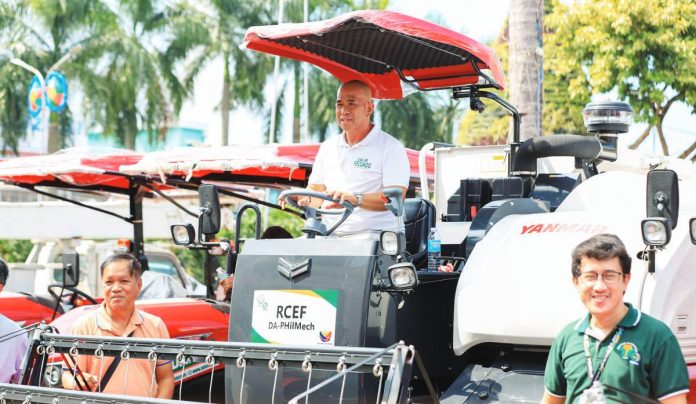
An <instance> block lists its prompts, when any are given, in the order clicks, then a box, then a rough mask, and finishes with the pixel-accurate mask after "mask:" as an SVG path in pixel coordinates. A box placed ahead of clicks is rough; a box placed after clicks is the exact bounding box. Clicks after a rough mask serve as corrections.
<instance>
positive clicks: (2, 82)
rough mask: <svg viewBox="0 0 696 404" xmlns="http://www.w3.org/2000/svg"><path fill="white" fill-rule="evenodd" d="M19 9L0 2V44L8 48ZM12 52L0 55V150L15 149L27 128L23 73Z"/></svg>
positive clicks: (15, 33) (16, 34)
mask: <svg viewBox="0 0 696 404" xmlns="http://www.w3.org/2000/svg"><path fill="white" fill-rule="evenodd" d="M20 13H21V10H20V8H19V6H18V5H17V4H15V3H2V4H0V48H2V49H9V48H10V47H11V46H12V44H13V43H16V42H17V41H18V38H19V36H20V32H19V30H18V29H17V26H16V24H15V23H14V22H15V18H16V16H18V15H19V14H20ZM13 56H14V55H12V54H10V53H7V52H6V53H4V54H2V55H0V139H1V140H2V153H3V154H5V153H6V152H7V151H8V150H12V151H13V152H14V153H15V154H16V153H17V152H18V150H17V147H18V145H19V141H20V140H21V139H22V138H23V137H24V136H25V135H26V129H27V106H26V105H27V101H26V91H27V84H28V81H26V74H24V71H22V70H21V69H19V68H17V66H14V65H12V64H11V63H9V61H10V59H11V58H12V57H13Z"/></svg>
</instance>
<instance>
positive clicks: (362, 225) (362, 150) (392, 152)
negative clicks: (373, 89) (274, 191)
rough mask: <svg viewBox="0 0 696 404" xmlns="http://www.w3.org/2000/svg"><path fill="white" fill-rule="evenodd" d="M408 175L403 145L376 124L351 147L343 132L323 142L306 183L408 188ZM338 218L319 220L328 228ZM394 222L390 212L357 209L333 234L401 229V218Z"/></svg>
mask: <svg viewBox="0 0 696 404" xmlns="http://www.w3.org/2000/svg"><path fill="white" fill-rule="evenodd" d="M410 176H411V169H410V166H409V164H408V157H406V149H404V146H403V145H402V144H401V142H399V141H398V140H397V139H395V138H394V137H392V136H391V135H389V134H387V133H385V132H383V131H382V130H381V129H380V128H379V127H378V126H377V125H375V126H374V127H373V128H372V130H371V131H370V133H368V134H367V136H366V137H365V138H364V139H363V140H362V141H360V142H359V143H357V144H354V145H353V146H349V145H348V143H346V140H345V135H344V134H341V135H339V136H334V137H332V138H329V139H327V140H326V141H324V143H322V144H321V147H320V148H319V152H318V153H317V157H316V159H315V161H314V167H313V168H312V174H311V175H310V176H309V184H319V185H324V186H325V187H326V190H327V191H346V192H351V193H355V192H363V193H366V192H380V191H382V190H383V189H384V188H385V187H390V186H400V187H404V188H407V187H408V182H409V179H410ZM339 218H340V215H323V216H322V222H323V223H324V224H325V225H326V227H327V229H329V228H331V226H333V225H334V224H335V223H336V221H338V219H339ZM397 223H399V221H398V220H397V218H396V217H395V216H394V214H393V213H391V212H389V211H382V212H376V211H371V210H365V209H362V208H356V209H355V210H354V211H353V213H352V214H351V215H350V216H349V217H348V219H347V220H346V221H345V222H343V224H341V226H340V227H339V228H338V229H337V230H336V232H334V234H336V235H339V236H340V235H349V234H356V233H363V232H366V231H375V232H381V231H383V230H392V231H396V230H400V231H403V230H404V228H403V221H401V226H400V228H399V227H398V226H397Z"/></svg>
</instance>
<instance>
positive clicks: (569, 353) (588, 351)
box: [542, 234, 689, 404]
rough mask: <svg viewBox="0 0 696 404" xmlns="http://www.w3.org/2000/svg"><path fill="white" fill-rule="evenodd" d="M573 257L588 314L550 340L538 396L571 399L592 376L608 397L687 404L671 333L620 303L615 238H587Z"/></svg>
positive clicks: (624, 278) (619, 252) (624, 275)
mask: <svg viewBox="0 0 696 404" xmlns="http://www.w3.org/2000/svg"><path fill="white" fill-rule="evenodd" d="M572 259H573V263H572V272H573V284H574V285H575V288H576V289H577V291H578V294H579V295H580V300H582V302H583V304H584V305H585V307H586V308H587V311H588V312H589V313H588V314H587V316H585V317H584V318H581V319H580V320H576V321H574V322H573V323H571V324H569V325H568V326H566V327H565V328H564V329H563V330H562V331H561V333H560V334H559V335H558V337H556V339H555V340H554V342H553V345H552V346H551V352H549V359H548V361H547V362H546V374H545V376H544V384H545V385H546V392H545V394H544V398H543V400H542V402H543V403H563V402H569V403H574V402H576V400H578V398H580V396H582V394H583V392H584V391H585V390H587V389H588V388H589V387H590V386H591V385H592V382H593V381H595V380H598V381H599V382H600V383H601V384H602V385H603V386H604V395H605V397H606V398H607V401H608V402H615V401H618V402H625V403H639V402H642V401H641V397H649V398H650V399H652V400H659V401H660V402H661V403H670V404H672V403H686V395H687V393H688V391H689V375H688V372H687V369H686V364H685V363H684V357H683V356H682V353H681V350H680V348H679V344H678V342H677V339H676V338H675V336H674V334H672V331H671V330H670V329H669V327H667V326H666V325H665V324H664V323H662V322H661V321H659V320H657V319H655V318H653V317H650V316H648V315H647V314H643V313H641V312H640V311H639V310H637V309H635V308H634V307H633V306H631V305H630V304H628V303H624V301H623V296H624V293H625V291H626V287H627V286H628V282H629V280H630V279H631V257H629V255H628V253H627V252H626V247H625V246H624V244H623V243H622V242H621V240H620V239H619V238H618V237H616V236H614V235H611V234H600V235H596V236H593V237H591V238H589V239H588V240H585V241H583V242H582V243H580V244H579V245H578V246H577V247H575V249H574V250H573V254H572Z"/></svg>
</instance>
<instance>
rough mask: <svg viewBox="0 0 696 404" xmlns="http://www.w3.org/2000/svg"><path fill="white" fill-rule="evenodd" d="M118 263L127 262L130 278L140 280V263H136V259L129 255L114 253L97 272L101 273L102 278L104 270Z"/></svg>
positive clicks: (141, 271)
mask: <svg viewBox="0 0 696 404" xmlns="http://www.w3.org/2000/svg"><path fill="white" fill-rule="evenodd" d="M118 261H127V262H128V268H129V269H130V276H132V277H133V278H136V279H140V276H141V275H142V273H143V270H142V267H141V265H140V261H138V259H137V258H135V256H134V255H133V254H130V253H125V252H123V253H115V254H113V255H110V256H109V257H108V258H107V259H105V260H104V262H102V264H101V266H100V267H99V270H100V271H101V272H100V273H101V276H104V269H105V268H106V267H107V266H109V265H111V264H113V263H115V262H118Z"/></svg>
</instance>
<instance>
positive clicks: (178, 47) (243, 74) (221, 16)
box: [163, 0, 272, 145]
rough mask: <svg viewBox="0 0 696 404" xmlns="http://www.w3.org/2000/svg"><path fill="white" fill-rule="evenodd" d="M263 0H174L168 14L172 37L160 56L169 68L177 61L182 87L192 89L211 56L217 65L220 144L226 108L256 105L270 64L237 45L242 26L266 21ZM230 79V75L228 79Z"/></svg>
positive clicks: (223, 137)
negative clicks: (219, 65) (220, 73)
mask: <svg viewBox="0 0 696 404" xmlns="http://www.w3.org/2000/svg"><path fill="white" fill-rule="evenodd" d="M270 12H271V10H270V7H269V5H268V2H266V1H261V0H208V1H207V2H205V3H196V4H194V3H192V2H189V1H185V0H183V1H180V2H178V3H176V4H174V5H173V6H172V7H171V9H170V13H169V14H168V19H169V22H170V30H171V31H170V32H171V35H172V39H171V41H170V43H169V44H168V46H167V49H166V52H165V53H164V56H163V62H164V64H165V66H169V67H170V68H169V71H174V70H175V68H176V66H177V65H178V64H179V63H181V62H183V63H184V68H183V70H184V73H183V76H184V78H183V80H182V82H183V87H184V88H185V89H186V90H188V91H192V90H193V86H194V81H195V79H196V77H197V76H198V74H199V73H200V72H201V71H202V69H203V68H204V67H205V66H206V65H208V64H209V63H210V62H211V61H213V60H215V59H217V58H221V59H222V64H223V77H222V88H221V94H220V105H219V109H220V113H221V116H222V133H221V140H222V144H223V145H226V144H227V143H228V136H229V129H228V128H229V112H230V111H231V110H232V108H234V107H237V106H240V105H251V106H254V107H257V108H260V107H261V106H262V105H263V102H264V97H263V86H262V85H260V83H264V82H265V79H266V75H267V74H268V73H269V72H270V71H271V69H272V61H271V58H270V57H268V56H266V55H262V54H258V53H254V52H248V51H245V50H241V49H239V44H240V43H242V40H243V38H244V33H245V29H246V27H249V26H253V25H264V24H269V23H271V21H272V17H271V14H270ZM233 78H234V79H233Z"/></svg>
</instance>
